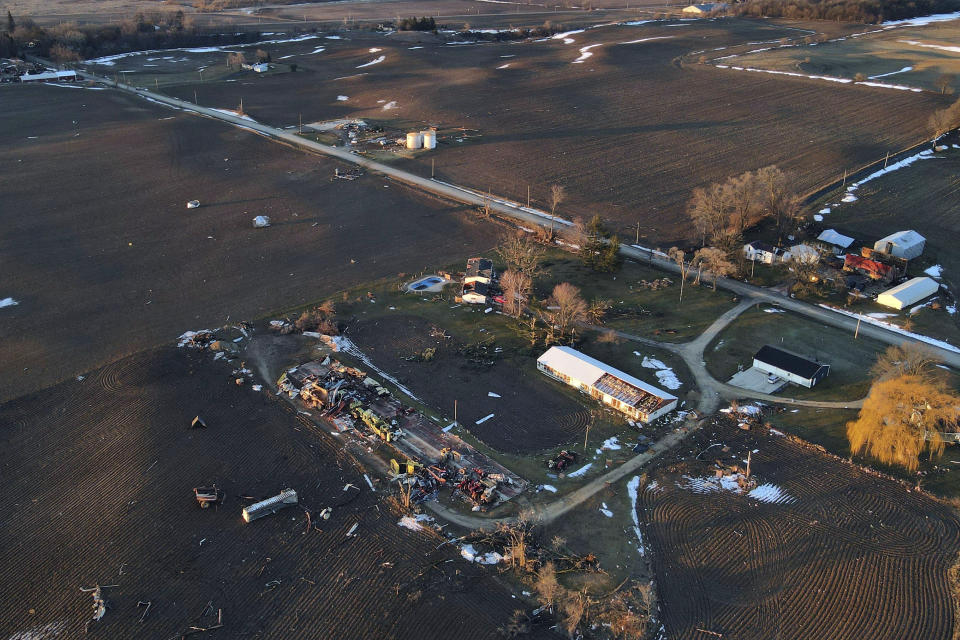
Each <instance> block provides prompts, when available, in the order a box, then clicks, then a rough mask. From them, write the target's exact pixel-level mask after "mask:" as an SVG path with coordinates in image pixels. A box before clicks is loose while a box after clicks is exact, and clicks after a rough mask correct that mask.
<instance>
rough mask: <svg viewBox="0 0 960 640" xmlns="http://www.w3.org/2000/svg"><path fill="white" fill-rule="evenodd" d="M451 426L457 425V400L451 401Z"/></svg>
mask: <svg viewBox="0 0 960 640" xmlns="http://www.w3.org/2000/svg"><path fill="white" fill-rule="evenodd" d="M453 424H457V400H456V398H454V400H453Z"/></svg>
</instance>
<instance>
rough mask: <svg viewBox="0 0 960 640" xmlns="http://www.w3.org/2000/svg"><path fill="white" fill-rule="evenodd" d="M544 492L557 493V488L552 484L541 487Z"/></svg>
mask: <svg viewBox="0 0 960 640" xmlns="http://www.w3.org/2000/svg"><path fill="white" fill-rule="evenodd" d="M541 486H542V488H543V490H544V491H549V492H550V493H556V492H557V488H556V487H555V486H553V485H552V484H545V485H541Z"/></svg>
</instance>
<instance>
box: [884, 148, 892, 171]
mask: <svg viewBox="0 0 960 640" xmlns="http://www.w3.org/2000/svg"><path fill="white" fill-rule="evenodd" d="M889 161H890V152H889V151H887V157H886V158H884V159H883V168H884V169H886V168H887V162H889Z"/></svg>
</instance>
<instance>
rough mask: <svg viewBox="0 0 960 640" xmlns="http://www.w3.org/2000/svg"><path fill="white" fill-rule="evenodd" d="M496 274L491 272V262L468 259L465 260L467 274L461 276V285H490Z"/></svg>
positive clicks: (484, 259) (481, 259)
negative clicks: (477, 283)
mask: <svg viewBox="0 0 960 640" xmlns="http://www.w3.org/2000/svg"><path fill="white" fill-rule="evenodd" d="M494 278H496V273H494V271H493V262H492V261H491V260H487V259H486V258H470V259H469V260H467V272H466V273H465V274H464V276H463V283H464V284H469V283H471V282H481V283H483V284H492V283H493V280H494Z"/></svg>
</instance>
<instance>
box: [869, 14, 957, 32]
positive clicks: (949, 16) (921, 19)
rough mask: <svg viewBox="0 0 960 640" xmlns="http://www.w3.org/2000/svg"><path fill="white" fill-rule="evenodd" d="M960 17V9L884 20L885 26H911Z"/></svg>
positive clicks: (921, 25) (920, 25) (947, 20)
mask: <svg viewBox="0 0 960 640" xmlns="http://www.w3.org/2000/svg"><path fill="white" fill-rule="evenodd" d="M957 19H960V11H956V12H954V13H937V14H934V15H932V16H920V17H919V18H907V19H905V20H891V21H889V22H884V23H883V26H884V27H887V28H889V27H899V26H911V27H924V26H926V25H928V24H934V23H935V22H949V21H950V20H957Z"/></svg>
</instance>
